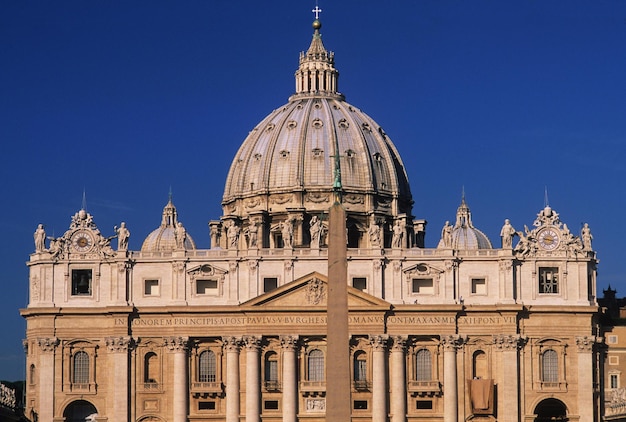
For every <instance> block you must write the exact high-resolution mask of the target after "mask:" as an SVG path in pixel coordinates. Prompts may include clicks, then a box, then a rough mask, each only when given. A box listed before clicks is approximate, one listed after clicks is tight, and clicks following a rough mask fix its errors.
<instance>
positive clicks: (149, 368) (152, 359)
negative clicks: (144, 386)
mask: <svg viewBox="0 0 626 422" xmlns="http://www.w3.org/2000/svg"><path fill="white" fill-rule="evenodd" d="M143 364H144V372H143V377H144V380H143V381H144V382H145V383H158V382H159V366H158V365H159V364H158V356H157V355H156V353H154V352H148V353H146V356H145V357H144V361H143Z"/></svg>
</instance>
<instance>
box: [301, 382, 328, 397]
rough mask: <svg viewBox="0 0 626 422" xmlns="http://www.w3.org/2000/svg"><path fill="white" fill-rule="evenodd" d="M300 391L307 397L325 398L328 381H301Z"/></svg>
mask: <svg viewBox="0 0 626 422" xmlns="http://www.w3.org/2000/svg"><path fill="white" fill-rule="evenodd" d="M300 391H301V392H302V395H303V396H305V397H308V396H312V397H315V396H320V397H325V396H326V381H300Z"/></svg>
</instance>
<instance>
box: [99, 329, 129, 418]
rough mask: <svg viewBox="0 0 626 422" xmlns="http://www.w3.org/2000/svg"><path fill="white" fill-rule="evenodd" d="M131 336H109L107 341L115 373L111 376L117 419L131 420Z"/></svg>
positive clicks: (114, 410) (114, 409)
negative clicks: (129, 353) (129, 369)
mask: <svg viewBox="0 0 626 422" xmlns="http://www.w3.org/2000/svg"><path fill="white" fill-rule="evenodd" d="M131 341H132V339H131V338H130V337H107V338H106V339H105V343H106V346H107V350H108V352H109V356H110V361H112V362H113V366H112V368H113V373H112V376H111V377H110V388H111V390H110V391H113V400H112V402H113V414H112V415H111V419H113V420H116V421H125V420H129V419H130V418H129V414H128V411H129V409H130V406H129V403H128V381H129V377H128V375H129V372H128V350H129V348H130V346H131Z"/></svg>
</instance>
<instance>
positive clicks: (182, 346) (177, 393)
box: [165, 337, 189, 422]
mask: <svg viewBox="0 0 626 422" xmlns="http://www.w3.org/2000/svg"><path fill="white" fill-rule="evenodd" d="M188 341H189V339H188V338H187V337H169V338H166V339H165V346H166V347H167V348H168V349H169V350H170V352H172V354H173V355H174V389H173V390H174V391H173V393H174V394H173V404H172V407H173V410H174V412H173V415H174V419H173V422H186V421H187V397H188V394H187V385H188V382H187V342H188Z"/></svg>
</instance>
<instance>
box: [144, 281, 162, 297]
mask: <svg viewBox="0 0 626 422" xmlns="http://www.w3.org/2000/svg"><path fill="white" fill-rule="evenodd" d="M143 294H144V295H145V296H159V294H160V291H159V280H145V281H144V290H143Z"/></svg>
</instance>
